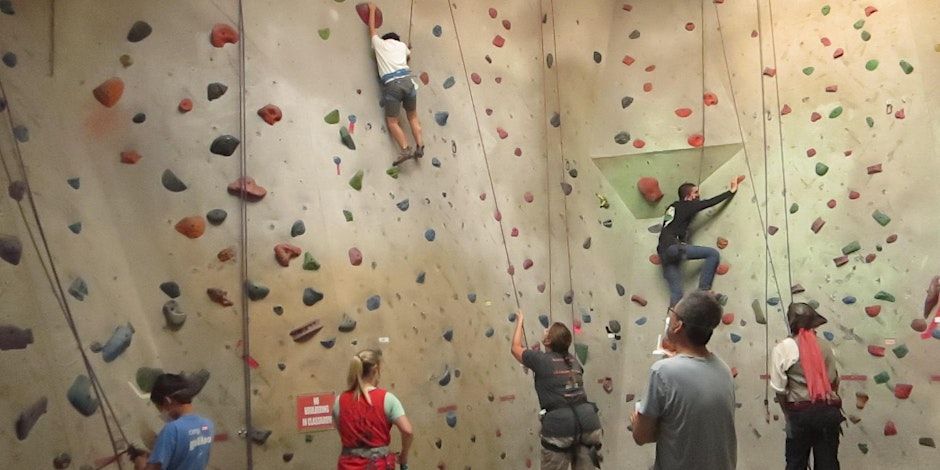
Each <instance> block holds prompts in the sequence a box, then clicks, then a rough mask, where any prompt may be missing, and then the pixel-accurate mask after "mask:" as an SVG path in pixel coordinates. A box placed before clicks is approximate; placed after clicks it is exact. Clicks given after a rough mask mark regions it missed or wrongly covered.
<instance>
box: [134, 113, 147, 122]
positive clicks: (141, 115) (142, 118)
mask: <svg viewBox="0 0 940 470" xmlns="http://www.w3.org/2000/svg"><path fill="white" fill-rule="evenodd" d="M146 120H147V115H146V114H144V113H137V114H135V115H134V117H133V118H131V121H133V122H134V124H143V123H144V121H146Z"/></svg>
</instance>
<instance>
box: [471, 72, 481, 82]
mask: <svg viewBox="0 0 940 470" xmlns="http://www.w3.org/2000/svg"><path fill="white" fill-rule="evenodd" d="M470 80H471V81H472V82H473V83H476V84H477V85H479V84H480V82H482V81H483V79H482V78H480V74H478V73H476V72H473V73H471V74H470Z"/></svg>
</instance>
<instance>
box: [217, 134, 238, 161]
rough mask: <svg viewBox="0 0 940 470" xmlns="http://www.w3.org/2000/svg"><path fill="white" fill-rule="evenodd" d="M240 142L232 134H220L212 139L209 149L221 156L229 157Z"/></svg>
mask: <svg viewBox="0 0 940 470" xmlns="http://www.w3.org/2000/svg"><path fill="white" fill-rule="evenodd" d="M240 143H241V141H240V140H238V138H236V137H235V136H233V135H228V134H226V135H220V136H218V137H216V138H215V140H213V141H212V145H211V146H210V147H209V151H210V152H212V153H214V154H216V155H222V156H223V157H231V156H232V154H233V153H235V149H236V148H238V144H240Z"/></svg>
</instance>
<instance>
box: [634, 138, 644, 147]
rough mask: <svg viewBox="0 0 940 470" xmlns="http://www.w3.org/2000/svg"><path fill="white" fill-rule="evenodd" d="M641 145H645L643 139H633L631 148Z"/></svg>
mask: <svg viewBox="0 0 940 470" xmlns="http://www.w3.org/2000/svg"><path fill="white" fill-rule="evenodd" d="M643 147H646V141H644V140H643V139H636V140H634V141H633V148H638V149H641V148H643Z"/></svg>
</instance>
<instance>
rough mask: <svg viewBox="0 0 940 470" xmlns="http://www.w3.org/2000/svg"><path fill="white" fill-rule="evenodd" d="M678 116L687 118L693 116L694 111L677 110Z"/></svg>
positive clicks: (687, 109) (686, 109)
mask: <svg viewBox="0 0 940 470" xmlns="http://www.w3.org/2000/svg"><path fill="white" fill-rule="evenodd" d="M675 112H676V116H679V117H681V118H687V117H689V116H691V115H692V110H691V109H689V108H676V111H675Z"/></svg>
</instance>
